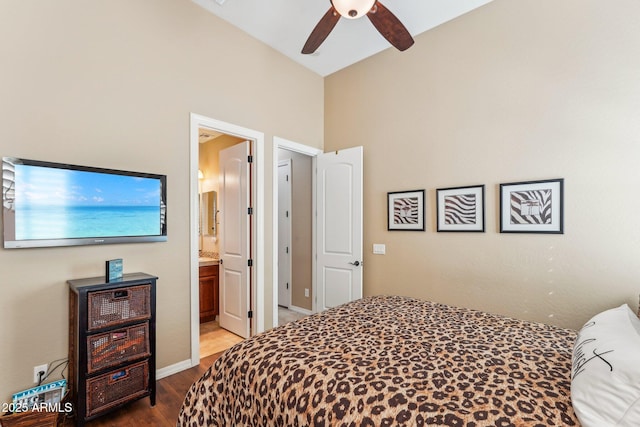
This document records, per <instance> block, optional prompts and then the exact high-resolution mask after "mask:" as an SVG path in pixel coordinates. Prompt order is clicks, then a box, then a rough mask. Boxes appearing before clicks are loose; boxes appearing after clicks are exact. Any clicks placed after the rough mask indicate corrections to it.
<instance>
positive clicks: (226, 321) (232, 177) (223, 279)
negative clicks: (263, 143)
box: [218, 141, 251, 338]
mask: <svg viewBox="0 0 640 427" xmlns="http://www.w3.org/2000/svg"><path fill="white" fill-rule="evenodd" d="M250 152H251V146H250V142H249V141H245V142H242V143H240V144H236V145H234V146H231V147H229V148H226V149H224V150H221V151H220V159H219V163H220V177H219V186H220V187H219V191H220V194H219V236H218V237H219V239H220V240H219V241H220V244H219V252H220V260H221V264H220V271H219V280H220V307H219V308H220V310H219V311H220V327H221V328H224V329H227V330H229V331H231V332H233V333H234V334H236V335H239V336H241V337H243V338H247V337H249V333H250V319H249V310H250V298H249V292H250V291H249V289H250V277H251V275H250V267H249V259H250V244H249V242H250V230H249V226H250V223H251V221H250V217H249V212H248V209H249V200H250V181H249V180H250V168H249V161H248V158H249V155H250Z"/></svg>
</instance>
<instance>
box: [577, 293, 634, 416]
mask: <svg viewBox="0 0 640 427" xmlns="http://www.w3.org/2000/svg"><path fill="white" fill-rule="evenodd" d="M571 401H572V402H573V409H574V410H575V412H576V415H577V416H578V419H579V420H580V423H581V424H582V426H583V427H605V426H619V427H622V426H624V427H627V426H628V427H638V426H640V319H638V317H637V316H636V315H635V314H634V313H633V311H631V309H630V308H629V306H628V305H627V304H623V305H621V306H620V307H618V308H613V309H611V310H607V311H604V312H602V313H600V314H598V315H596V316H594V317H593V318H592V319H591V320H589V322H587V323H586V324H585V325H584V326H583V327H582V329H581V330H580V333H579V334H578V338H577V339H576V343H575V345H574V348H573V366H572V372H571Z"/></svg>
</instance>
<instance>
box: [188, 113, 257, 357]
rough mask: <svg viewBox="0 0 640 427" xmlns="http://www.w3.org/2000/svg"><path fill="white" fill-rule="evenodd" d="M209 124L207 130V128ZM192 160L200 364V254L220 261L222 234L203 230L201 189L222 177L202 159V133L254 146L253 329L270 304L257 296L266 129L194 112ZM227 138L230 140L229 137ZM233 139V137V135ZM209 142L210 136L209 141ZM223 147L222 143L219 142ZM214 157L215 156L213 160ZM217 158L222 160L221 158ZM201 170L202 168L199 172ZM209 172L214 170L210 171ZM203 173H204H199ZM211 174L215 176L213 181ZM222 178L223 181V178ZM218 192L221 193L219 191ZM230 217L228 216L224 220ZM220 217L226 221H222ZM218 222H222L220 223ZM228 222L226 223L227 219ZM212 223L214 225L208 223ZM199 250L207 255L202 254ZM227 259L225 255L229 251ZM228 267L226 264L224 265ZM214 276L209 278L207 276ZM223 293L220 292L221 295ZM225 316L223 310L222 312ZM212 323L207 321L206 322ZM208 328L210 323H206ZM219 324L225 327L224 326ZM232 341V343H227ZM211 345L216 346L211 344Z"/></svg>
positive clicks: (195, 349)
mask: <svg viewBox="0 0 640 427" xmlns="http://www.w3.org/2000/svg"><path fill="white" fill-rule="evenodd" d="M202 130H204V132H201V131H202ZM190 134H191V137H190V141H191V143H190V146H191V149H190V153H191V154H190V160H191V161H190V163H191V171H190V172H191V185H190V188H191V197H190V199H191V210H190V211H191V220H190V224H191V365H192V366H195V365H197V364H199V363H200V355H201V352H200V341H201V339H200V335H201V334H200V330H201V328H200V325H201V323H200V276H199V268H200V262H201V260H200V258H205V259H206V260H205V261H209V262H210V263H211V262H213V265H215V260H216V259H217V258H216V253H215V252H216V250H215V248H216V243H219V242H216V240H217V236H216V234H215V233H214V232H213V230H212V231H211V232H209V230H206V233H207V234H206V235H205V234H204V233H203V232H202V230H201V228H203V225H202V224H203V222H202V221H201V218H200V214H201V211H200V207H201V205H200V203H199V202H200V194H201V193H202V192H205V193H210V192H211V191H216V190H215V187H214V184H215V181H216V180H217V173H216V172H215V171H214V170H213V169H212V170H211V172H208V171H209V169H208V166H207V167H205V166H201V165H200V145H201V144H200V135H201V134H203V138H204V139H207V138H208V139H212V141H211V143H212V146H213V147H214V149H215V148H216V147H215V145H218V144H219V143H221V144H220V145H224V144H225V143H228V144H229V145H234V144H236V143H237V141H238V140H241V141H249V143H250V144H251V146H252V150H253V151H252V158H253V166H252V170H253V172H252V173H251V174H250V187H251V201H250V203H251V205H252V206H253V208H254V209H255V210H256V211H257V214H256V215H252V216H251V218H250V219H249V222H250V229H251V233H249V234H248V236H247V238H246V240H247V244H248V245H249V246H250V247H251V257H252V259H253V263H252V264H253V266H251V267H250V268H249V269H248V273H247V275H248V277H249V286H250V291H249V295H251V297H250V298H249V299H248V300H247V303H246V304H247V306H246V307H245V308H244V310H245V311H244V312H245V313H246V315H247V317H249V316H250V314H251V313H253V316H252V318H251V319H249V321H248V324H249V325H250V331H251V332H250V333H251V334H255V333H258V332H262V331H263V330H264V308H263V307H262V306H260V305H258V304H256V302H257V301H264V263H263V260H264V219H263V217H264V214H263V212H264V164H263V163H264V134H262V133H261V132H257V131H253V130H251V129H247V128H243V127H240V126H236V125H233V124H230V123H226V122H221V121H218V120H215V119H211V118H208V117H204V116H200V115H197V114H193V113H192V114H191V131H190ZM216 140H218V141H217V142H216ZM225 140H227V141H226V142H225ZM232 140H233V141H232ZM205 143H207V141H205ZM217 148H218V150H217V151H219V148H220V147H217ZM209 162H210V163H213V162H214V161H213V160H209ZM216 163H217V161H216ZM199 171H200V172H201V174H199ZM207 175H208V176H207ZM199 176H200V177H199ZM207 179H209V180H210V181H209V182H207ZM218 184H219V183H218ZM218 197H220V195H219V193H218ZM222 221H224V220H222ZM219 222H220V221H219ZM219 222H218V224H216V227H219V226H220V224H219ZM223 224H224V223H223ZM206 227H209V226H206ZM199 255H203V257H200V256H199ZM223 260H224V257H223ZM222 270H224V268H223V269H222ZM207 280H209V279H207ZM218 296H219V295H218ZM218 316H219V313H217V315H216V318H217V317H218ZM204 323H207V322H204ZM202 329H203V332H204V333H205V334H206V333H207V332H212V331H209V328H202ZM218 330H219V329H218ZM215 340H216V341H219V342H221V343H222V341H223V339H222V338H221V337H220V336H218V337H216V339H215ZM223 345H225V346H228V345H229V344H228V343H227V344H223ZM209 351H211V350H209Z"/></svg>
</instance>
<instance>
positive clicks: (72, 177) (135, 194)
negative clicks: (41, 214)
mask: <svg viewBox="0 0 640 427" xmlns="http://www.w3.org/2000/svg"><path fill="white" fill-rule="evenodd" d="M15 173H16V183H17V187H16V204H18V205H22V206H23V207H28V206H159V205H160V183H159V181H158V180H156V179H152V178H140V177H133V176H125V175H114V174H105V173H96V172H85V171H74V170H68V169H56V168H45V167H40V166H26V165H16V171H15ZM20 183H21V184H22V185H20Z"/></svg>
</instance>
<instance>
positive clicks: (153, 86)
mask: <svg viewBox="0 0 640 427" xmlns="http://www.w3.org/2000/svg"><path fill="white" fill-rule="evenodd" d="M2 4H3V5H2V13H0V54H1V56H2V64H3V65H2V67H0V85H1V90H0V92H1V93H2V102H0V117H1V118H2V126H0V155H3V156H18V157H25V158H32V159H40V160H48V161H54V162H55V161H57V162H67V163H75V164H81V165H92V166H101V167H108V168H116V169H125V170H134V171H146V172H154V173H161V174H166V175H167V177H168V232H169V240H168V242H166V243H151V244H130V245H108V246H92V247H70V248H43V249H23V250H4V249H0V343H2V344H1V345H0V401H6V400H8V399H9V397H10V394H11V393H13V392H16V391H19V390H22V389H24V388H27V387H30V386H31V385H32V383H31V380H32V371H33V366H35V365H39V364H42V363H47V362H49V361H52V360H54V359H58V358H61V357H65V356H66V355H67V316H68V315H67V285H66V280H68V279H77V278H82V277H91V276H99V275H102V274H103V271H104V261H105V260H107V259H111V258H116V257H121V258H123V259H124V269H125V273H126V272H135V271H144V272H147V273H151V274H155V275H157V276H159V278H160V279H159V281H158V301H157V304H158V307H157V308H158V310H157V311H158V319H157V320H158V325H157V334H158V335H157V337H158V340H157V346H158V347H157V349H158V351H157V362H158V368H164V367H167V366H170V365H172V364H175V363H178V362H182V361H185V360H187V359H189V358H190V344H189V340H190V303H189V298H190V297H189V295H190V280H191V278H190V257H191V254H190V253H189V252H190V249H189V248H190V246H189V241H190V235H189V234H190V225H189V221H190V220H189V218H190V216H189V215H190V214H189V205H190V198H191V196H192V195H191V194H190V190H189V170H190V164H189V153H190V140H189V123H190V113H191V112H194V113H197V114H201V115H203V116H207V117H211V118H214V119H217V120H221V121H225V122H228V123H233V124H235V125H238V126H243V127H247V128H250V129H254V130H257V131H261V132H264V133H265V141H266V143H265V150H264V152H265V155H266V159H265V160H266V165H271V164H272V163H273V159H272V158H271V156H272V154H271V153H272V152H273V149H272V142H271V141H272V138H273V135H278V136H280V137H284V138H288V139H290V140H295V141H299V142H301V143H304V144H306V145H310V146H314V147H321V146H322V140H323V131H324V130H323V87H324V86H323V80H322V78H320V77H319V76H317V75H315V74H313V73H311V72H309V71H308V70H306V69H304V68H303V67H301V66H299V65H297V64H295V63H293V62H291V61H290V60H288V59H286V58H285V57H283V56H282V55H280V54H279V53H277V52H276V51H274V50H272V49H271V48H268V47H266V46H264V45H263V44H261V43H259V42H257V41H256V40H255V39H253V38H251V37H249V36H248V35H246V34H244V33H242V32H240V31H239V30H237V29H235V28H234V27H231V26H230V25H228V24H226V23H225V22H224V21H221V20H219V19H217V18H216V17H215V16H213V15H212V14H210V13H208V12H206V11H204V10H203V9H201V8H200V7H198V6H197V5H195V4H194V3H192V2H191V1H188V0H180V1H175V0H138V1H130V0H97V1H91V2H86V1H82V0H59V1H55V2H43V1H39V0H20V1H10V0H4V1H2ZM265 179H266V183H265V187H266V194H265V201H266V206H265V212H266V218H265V224H271V222H272V219H271V214H270V213H271V212H272V207H271V198H272V196H271V182H272V175H271V168H270V167H267V170H266V173H265ZM265 238H266V240H267V242H266V245H265V246H266V258H267V259H266V260H265V265H266V271H265V277H266V278H267V289H266V290H265V298H266V300H267V301H269V304H267V306H268V307H269V308H268V311H265V312H264V313H263V314H264V319H265V325H266V326H267V327H270V326H271V319H272V313H271V304H270V302H271V301H272V293H271V281H270V280H269V278H270V277H271V276H272V270H271V263H272V254H271V249H270V248H271V247H272V244H271V243H270V242H271V238H272V233H271V229H270V227H269V229H268V230H266V236H265Z"/></svg>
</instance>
